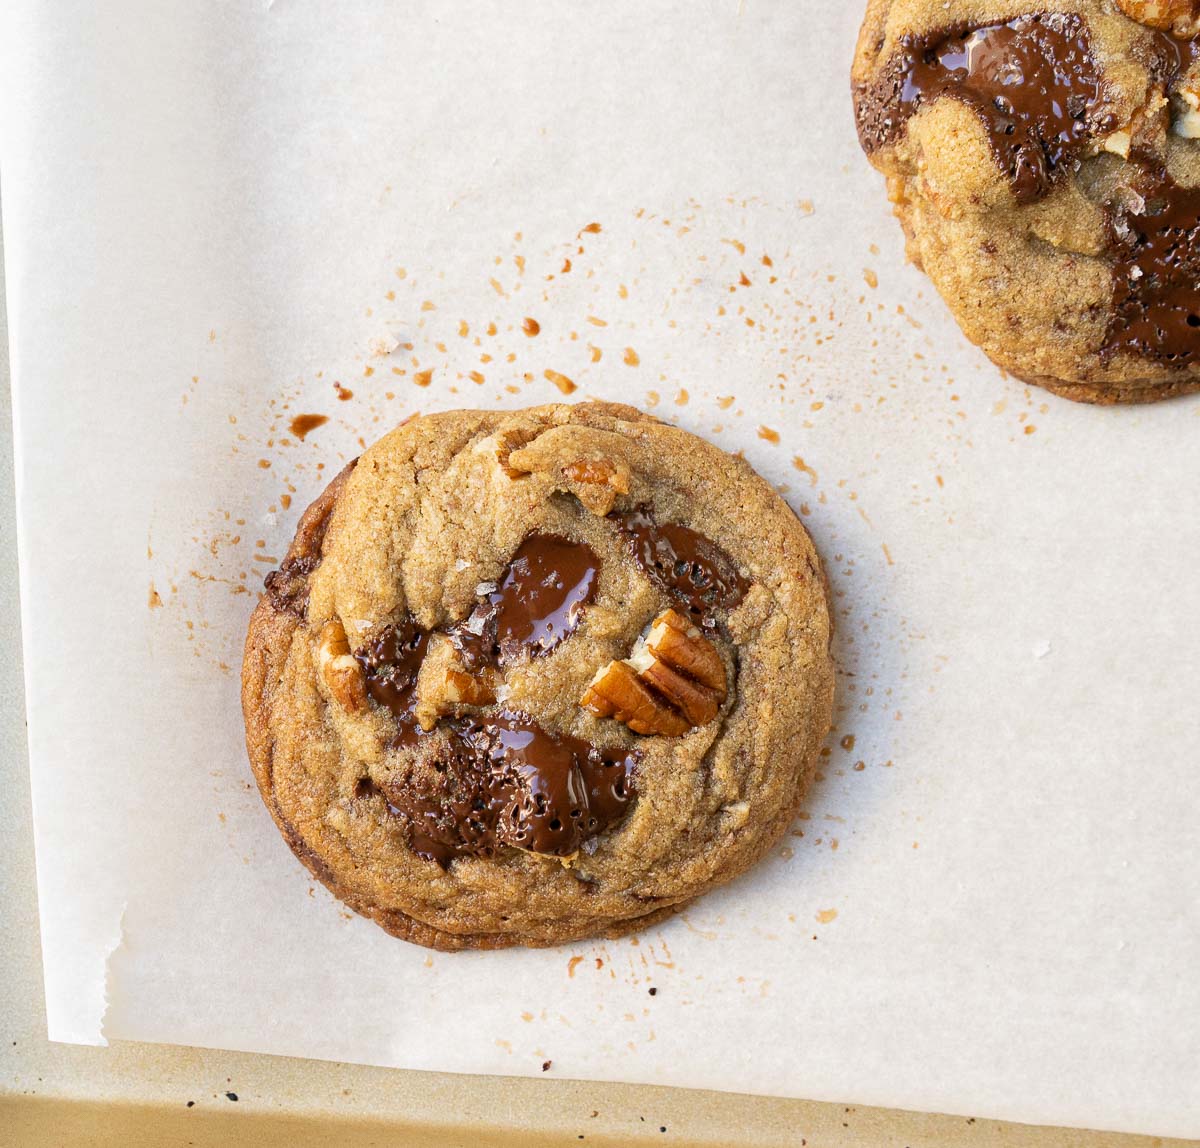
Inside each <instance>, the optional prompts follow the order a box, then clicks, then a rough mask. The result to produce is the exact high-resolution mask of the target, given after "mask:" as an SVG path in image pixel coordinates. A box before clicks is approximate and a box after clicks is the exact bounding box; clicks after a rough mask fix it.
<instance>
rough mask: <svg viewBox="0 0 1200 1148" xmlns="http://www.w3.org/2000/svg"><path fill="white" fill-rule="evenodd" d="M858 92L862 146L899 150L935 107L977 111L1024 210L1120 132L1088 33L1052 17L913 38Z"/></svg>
mask: <svg viewBox="0 0 1200 1148" xmlns="http://www.w3.org/2000/svg"><path fill="white" fill-rule="evenodd" d="M856 95H857V97H858V98H857V104H858V107H857V116H858V130H859V139H860V140H861V142H862V146H863V149H864V150H865V151H866V152H867V153H868V154H870V153H871V152H873V151H875V150H877V149H878V148H880V147H883V146H884V145H885V144H889V143H892V142H893V141H894V140H895V139H896V138H897V137H898V136H899V135H900V133H901V131H902V130H903V128H904V126H905V124H907V122H908V121H909V119H911V118H912V116H914V115H915V114H916V113H917V112H918V111H919V110H920V109H921V108H922V107H924V106H925V105H926V104H927V103H932V102H933V101H934V100H936V99H938V98H939V97H940V96H950V97H952V98H954V99H957V100H960V101H961V102H962V103H965V104H966V105H967V106H968V107H970V108H971V109H972V110H973V111H974V112H975V113H976V114H977V115H978V117H979V119H980V121H981V122H982V124H983V126H984V128H985V129H986V131H987V135H988V142H989V143H990V145H991V149H992V154H993V155H994V156H995V159H996V162H997V163H998V164H999V166H1000V168H1001V170H1003V171H1004V173H1005V174H1006V175H1007V176H1008V180H1009V183H1010V185H1011V186H1012V190H1013V195H1014V196H1015V197H1016V199H1017V200H1018V201H1019V202H1021V203H1032V202H1034V201H1036V200H1038V199H1041V198H1042V197H1043V196H1045V195H1046V194H1047V193H1048V192H1049V191H1050V189H1051V187H1052V186H1053V184H1054V181H1055V179H1056V178H1057V177H1058V175H1059V173H1060V172H1062V171H1063V170H1064V169H1065V168H1066V167H1067V166H1068V165H1069V164H1071V163H1073V162H1074V161H1075V160H1076V159H1078V157H1079V155H1080V154H1081V152H1082V151H1083V149H1084V147H1085V146H1086V144H1087V143H1088V141H1089V140H1091V139H1092V138H1093V137H1095V136H1097V135H1102V134H1105V133H1107V132H1109V131H1111V130H1112V128H1113V126H1114V125H1113V118H1112V116H1111V115H1109V114H1107V113H1104V112H1103V111H1102V108H1103V104H1104V85H1103V82H1102V80H1101V78H1100V72H1099V69H1098V67H1097V65H1096V61H1095V58H1094V56H1093V55H1092V50H1091V42H1090V37H1089V35H1088V31H1087V26H1086V24H1085V23H1084V22H1083V20H1081V19H1080V17H1078V16H1076V15H1069V14H1064V13H1043V14H1039V15H1032V16H1020V17H1018V18H1017V19H1015V20H1011V21H1009V22H1007V23H1004V24H989V25H986V26H984V27H981V28H975V29H965V28H960V29H958V30H957V31H954V30H948V31H946V32H941V33H936V34H934V35H931V36H925V37H906V38H905V39H904V40H903V41H901V48H900V51H899V52H898V53H897V55H896V56H895V57H893V59H892V60H891V61H889V63H888V64H887V65H886V66H885V68H884V70H883V75H882V77H881V79H880V80H879V81H878V82H877V83H876V84H874V85H873V86H871V87H863V88H860V89H859V91H858V92H857V93H856Z"/></svg>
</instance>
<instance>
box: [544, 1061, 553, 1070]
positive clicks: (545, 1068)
mask: <svg viewBox="0 0 1200 1148" xmlns="http://www.w3.org/2000/svg"><path fill="white" fill-rule="evenodd" d="M553 1063H554V1061H552V1060H543V1061H542V1071H543V1072H549V1071H550V1066H551V1065H552V1064H553Z"/></svg>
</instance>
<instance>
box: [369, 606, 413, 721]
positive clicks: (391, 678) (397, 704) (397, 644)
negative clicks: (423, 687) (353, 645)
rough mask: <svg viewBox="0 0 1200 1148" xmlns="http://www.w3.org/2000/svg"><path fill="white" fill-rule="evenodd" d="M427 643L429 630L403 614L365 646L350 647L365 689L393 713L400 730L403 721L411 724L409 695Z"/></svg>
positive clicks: (411, 694)
mask: <svg viewBox="0 0 1200 1148" xmlns="http://www.w3.org/2000/svg"><path fill="white" fill-rule="evenodd" d="M428 643H429V634H428V633H427V632H426V631H424V630H421V629H420V628H418V626H417V624H416V622H414V621H413V620H412V619H411V618H406V619H404V621H402V622H398V623H396V624H395V625H391V626H385V627H384V629H382V630H380V632H379V633H378V634H377V635H376V636H375V637H374V638H372V639H371V641H369V642H368V643H367V644H366V645H365V646H363V647H362V648H361V649H358V650H355V651H354V657H355V660H356V661H357V662H358V664H359V665H360V666H361V667H362V671H363V677H364V678H365V679H366V682H367V693H368V694H370V695H371V697H372V698H374V699H375V700H376V701H377V702H378V703H379V704H380V705H381V706H384V707H386V708H387V709H389V710H391V711H392V713H393V714H395V715H396V717H397V718H398V719H399V720H400V722H401V729H402V730H403V727H404V725H405V724H406V723H407V724H408V725H412V724H413V722H412V706H413V700H414V697H413V695H414V693H415V690H416V685H417V674H418V672H419V671H420V669H421V661H422V659H424V657H425V647H426V646H427V645H428Z"/></svg>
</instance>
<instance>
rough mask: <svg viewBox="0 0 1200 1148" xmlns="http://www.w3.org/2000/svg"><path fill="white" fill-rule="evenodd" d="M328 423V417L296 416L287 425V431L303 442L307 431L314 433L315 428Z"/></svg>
mask: <svg viewBox="0 0 1200 1148" xmlns="http://www.w3.org/2000/svg"><path fill="white" fill-rule="evenodd" d="M328 421H329V416H328V415H296V417H295V418H294V419H292V421H291V422H290V423H288V430H289V431H291V433H292V434H294V435H295V436H296V437H297V438H298V439H299V440H300V441H301V442H303V441H304V439H305V436H307V434H308V432H309V431H314V430H316V429H317V427H320V426H324V425H325V424H326V423H327V422H328Z"/></svg>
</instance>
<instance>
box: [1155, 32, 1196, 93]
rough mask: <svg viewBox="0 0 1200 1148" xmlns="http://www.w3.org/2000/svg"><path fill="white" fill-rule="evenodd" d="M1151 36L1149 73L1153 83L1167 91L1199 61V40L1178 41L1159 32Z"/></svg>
mask: <svg viewBox="0 0 1200 1148" xmlns="http://www.w3.org/2000/svg"><path fill="white" fill-rule="evenodd" d="M1151 35H1152V36H1153V41H1152V43H1153V47H1152V50H1151V59H1152V63H1151V67H1150V72H1151V75H1152V76H1153V77H1154V79H1155V81H1156V82H1157V83H1160V84H1162V86H1163V87H1164V88H1166V89H1167V90H1168V91H1169V90H1170V89H1171V88H1172V87H1173V86H1174V85H1175V81H1176V80H1178V79H1180V78H1181V77H1182V76H1183V74H1184V73H1185V72H1186V71H1187V70H1188V69H1189V68H1190V67H1191V66H1192V65H1193V64H1194V63H1195V62H1196V61H1197V60H1200V39H1192V40H1180V39H1179V38H1178V37H1176V36H1172V35H1171V33H1170V32H1160V31H1153V32H1151Z"/></svg>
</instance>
